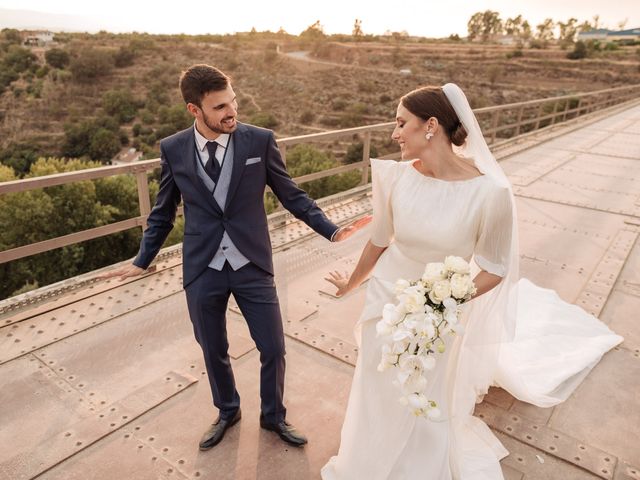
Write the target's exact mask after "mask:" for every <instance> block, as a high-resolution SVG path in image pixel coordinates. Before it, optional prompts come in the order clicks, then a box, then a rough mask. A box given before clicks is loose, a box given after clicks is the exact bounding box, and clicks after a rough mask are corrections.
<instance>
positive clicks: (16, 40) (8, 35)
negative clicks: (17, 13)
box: [0, 28, 22, 45]
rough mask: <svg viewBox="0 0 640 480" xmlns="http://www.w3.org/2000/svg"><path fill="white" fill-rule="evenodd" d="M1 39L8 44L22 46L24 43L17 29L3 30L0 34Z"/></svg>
mask: <svg viewBox="0 0 640 480" xmlns="http://www.w3.org/2000/svg"><path fill="white" fill-rule="evenodd" d="M0 39H1V40H2V41H3V42H5V43H7V44H15V45H20V44H21V43H22V35H20V31H19V30H16V29H15V28H3V29H2V31H1V32H0Z"/></svg>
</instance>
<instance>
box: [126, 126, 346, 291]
mask: <svg viewBox="0 0 640 480" xmlns="http://www.w3.org/2000/svg"><path fill="white" fill-rule="evenodd" d="M232 135H233V142H234V143H233V148H234V158H233V173H232V176H231V183H230V185H229V193H228V195H227V202H226V206H225V211H224V212H223V211H222V209H221V208H220V206H219V205H218V204H217V202H216V201H215V199H214V198H213V195H212V194H211V193H210V192H209V191H208V190H207V187H206V186H205V184H204V183H203V182H202V180H201V179H200V177H199V176H198V173H197V171H196V168H197V167H196V162H198V161H200V160H199V159H198V158H197V157H196V143H195V134H194V131H193V127H189V128H187V129H186V130H183V131H181V132H178V133H176V134H174V135H172V136H170V137H167V138H165V139H163V140H162V141H161V142H160V151H161V166H162V173H161V178H160V190H159V192H158V197H157V199H156V203H155V205H154V207H153V209H152V211H151V213H150V214H149V217H148V219H147V225H148V226H147V229H146V230H145V231H144V235H143V237H142V241H141V243H140V251H139V253H138V255H137V257H136V258H135V260H134V262H133V263H134V265H137V266H138V267H141V268H147V267H148V266H149V264H150V263H151V262H152V261H153V259H154V257H155V256H156V255H157V253H158V251H159V250H160V248H161V247H162V244H163V243H164V241H165V239H166V238H167V235H168V234H169V232H170V231H171V229H172V228H173V222H174V220H175V217H176V210H177V208H178V204H179V203H180V200H181V199H182V201H183V203H184V216H185V225H184V242H183V246H182V257H183V284H184V286H185V287H186V286H187V285H189V284H190V283H191V282H192V281H193V280H195V279H196V278H197V277H198V275H200V274H201V273H202V272H203V271H204V269H205V268H207V266H208V265H209V263H210V262H211V259H212V258H213V256H214V254H215V252H216V251H217V250H218V247H219V245H220V241H221V240H222V234H223V232H224V231H225V230H226V231H227V234H228V235H229V237H230V238H231V240H232V241H233V243H234V245H235V246H236V247H237V248H238V249H239V250H240V251H241V252H242V253H243V255H244V256H246V257H247V258H248V259H249V260H250V261H251V262H252V263H254V264H255V265H257V266H258V267H260V268H262V269H263V270H265V271H267V272H269V273H271V274H273V260H272V257H271V240H270V238H269V229H268V226H267V216H266V213H265V210H264V191H265V187H266V185H269V187H271V190H272V191H273V193H275V195H276V196H277V197H278V200H280V202H281V203H282V205H283V206H284V207H285V208H286V209H287V210H289V211H290V212H291V213H292V214H293V215H295V217H296V218H299V219H300V220H302V221H303V222H305V223H306V224H307V225H309V226H310V227H311V228H312V229H313V230H315V231H316V232H318V233H319V234H320V235H322V236H323V237H325V238H327V239H331V236H332V235H333V234H334V233H335V231H336V230H337V229H338V227H337V226H336V225H335V224H333V223H332V222H331V221H329V220H328V219H327V217H326V216H325V215H324V213H323V212H322V210H321V209H320V208H319V207H318V206H317V205H316V203H315V201H313V200H312V199H311V198H309V196H308V195H307V194H306V193H305V192H304V191H303V190H301V189H300V188H298V186H297V185H296V184H295V183H294V182H293V180H292V179H291V177H290V176H289V174H288V172H287V169H286V167H285V165H284V162H283V161H282V157H281V155H280V151H279V150H278V146H277V145H276V141H275V138H274V136H273V132H271V131H270V130H266V129H263V128H258V127H255V126H252V125H245V124H242V123H238V128H237V129H236V130H235V132H234V133H233V134H232ZM254 157H260V158H261V161H260V162H255V163H251V164H249V165H245V162H246V161H247V159H248V158H254ZM228 160H229V159H227V160H225V161H228Z"/></svg>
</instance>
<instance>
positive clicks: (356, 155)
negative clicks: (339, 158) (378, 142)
mask: <svg viewBox="0 0 640 480" xmlns="http://www.w3.org/2000/svg"><path fill="white" fill-rule="evenodd" d="M363 151H364V144H363V143H362V142H357V143H352V144H351V145H349V148H347V155H346V156H345V157H344V163H358V162H361V161H362V153H363ZM377 155H378V149H377V148H376V147H375V145H371V146H370V147H369V157H373V158H375V157H376V156H377Z"/></svg>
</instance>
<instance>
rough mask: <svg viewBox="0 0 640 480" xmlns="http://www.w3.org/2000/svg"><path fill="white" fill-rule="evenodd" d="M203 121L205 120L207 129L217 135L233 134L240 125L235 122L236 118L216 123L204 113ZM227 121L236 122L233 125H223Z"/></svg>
mask: <svg viewBox="0 0 640 480" xmlns="http://www.w3.org/2000/svg"><path fill="white" fill-rule="evenodd" d="M202 119H203V120H204V124H205V125H206V126H207V128H208V129H209V130H211V131H213V132H216V133H232V132H234V131H235V129H236V128H237V127H238V123H237V122H236V121H235V117H225V118H223V119H222V121H220V122H214V121H212V120H211V119H209V117H207V115H206V113H204V112H202ZM225 120H234V121H233V123H232V124H231V125H228V124H225V123H223V122H224V121H225Z"/></svg>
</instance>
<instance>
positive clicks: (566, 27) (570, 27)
mask: <svg viewBox="0 0 640 480" xmlns="http://www.w3.org/2000/svg"><path fill="white" fill-rule="evenodd" d="M558 27H559V29H560V35H559V36H558V40H560V44H561V45H562V47H563V48H566V47H567V46H569V45H571V44H573V42H574V41H575V37H576V35H577V34H578V19H577V18H573V17H572V18H570V19H569V20H567V22H566V23H564V22H558Z"/></svg>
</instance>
